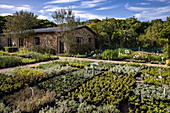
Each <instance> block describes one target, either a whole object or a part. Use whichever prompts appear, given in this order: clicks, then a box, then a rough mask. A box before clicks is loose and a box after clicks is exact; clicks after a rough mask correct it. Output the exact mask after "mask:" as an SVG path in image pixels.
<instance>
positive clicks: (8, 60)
mask: <svg viewBox="0 0 170 113" xmlns="http://www.w3.org/2000/svg"><path fill="white" fill-rule="evenodd" d="M21 64H22V59H21V58H20V57H16V56H0V68H5V67H11V66H17V65H21Z"/></svg>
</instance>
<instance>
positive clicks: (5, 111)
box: [0, 102, 11, 113]
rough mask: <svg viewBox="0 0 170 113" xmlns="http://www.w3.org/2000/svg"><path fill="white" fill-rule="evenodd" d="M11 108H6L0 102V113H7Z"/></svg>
mask: <svg viewBox="0 0 170 113" xmlns="http://www.w3.org/2000/svg"><path fill="white" fill-rule="evenodd" d="M10 110H11V108H10V107H9V106H6V105H5V104H4V103H3V102H0V112H1V113H9V112H10Z"/></svg>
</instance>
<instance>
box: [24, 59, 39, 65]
mask: <svg viewBox="0 0 170 113" xmlns="http://www.w3.org/2000/svg"><path fill="white" fill-rule="evenodd" d="M21 60H22V63H23V64H29V63H35V62H36V59H29V58H22V59H21Z"/></svg>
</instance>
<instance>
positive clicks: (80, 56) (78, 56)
mask: <svg viewBox="0 0 170 113" xmlns="http://www.w3.org/2000/svg"><path fill="white" fill-rule="evenodd" d="M61 56H63V57H77V58H86V57H87V55H74V54H63V55H61Z"/></svg>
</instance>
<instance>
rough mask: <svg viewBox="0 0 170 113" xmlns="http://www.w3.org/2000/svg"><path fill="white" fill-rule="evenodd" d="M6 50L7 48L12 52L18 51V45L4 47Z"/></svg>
mask: <svg viewBox="0 0 170 113" xmlns="http://www.w3.org/2000/svg"><path fill="white" fill-rule="evenodd" d="M4 50H5V51H6V52H10V53H12V52H16V51H18V47H4Z"/></svg>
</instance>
